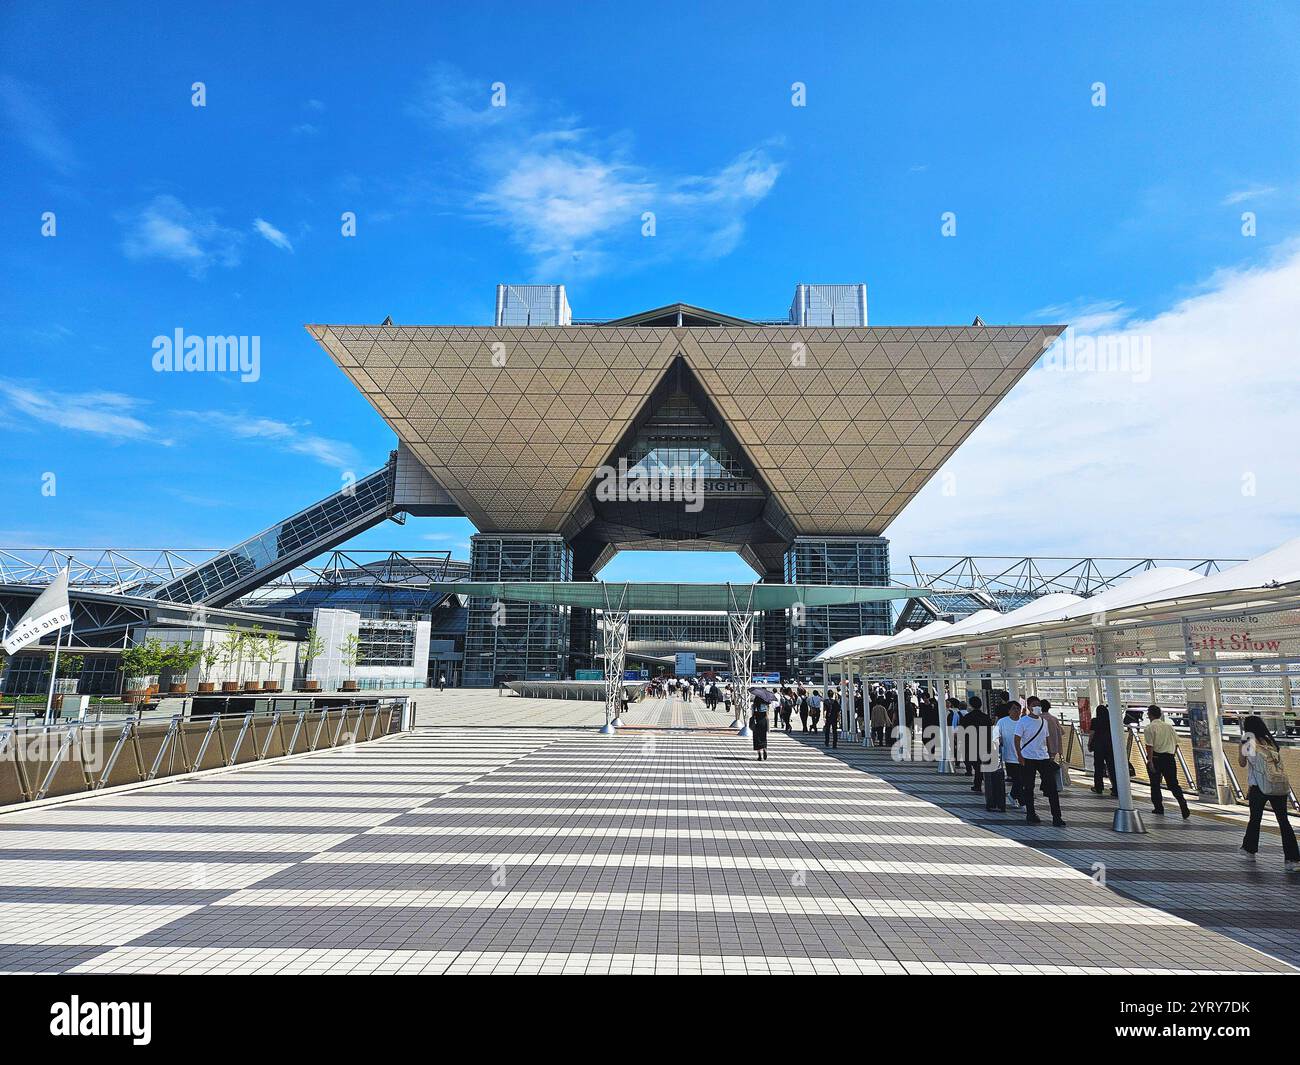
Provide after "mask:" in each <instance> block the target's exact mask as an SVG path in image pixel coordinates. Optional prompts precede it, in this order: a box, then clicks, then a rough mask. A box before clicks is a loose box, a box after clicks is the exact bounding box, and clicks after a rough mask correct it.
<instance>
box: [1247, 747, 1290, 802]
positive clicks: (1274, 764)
mask: <svg viewBox="0 0 1300 1065" xmlns="http://www.w3.org/2000/svg"><path fill="white" fill-rule="evenodd" d="M1255 755H1256V757H1257V758H1258V759H1259V762H1258V764H1257V765H1256V769H1257V770H1258V771H1259V777H1260V779H1261V780H1262V781H1263V782H1264V783H1263V786H1262V787H1261V788H1260V789H1259V790H1260V791H1262V792H1263V793H1264V794H1265V795H1285V794H1286V793H1287V792H1289V791H1290V790H1291V782H1290V781H1289V780H1287V776H1286V770H1285V769H1283V768H1282V755H1281V753H1280V752H1279V751H1277V750H1275V749H1274V748H1272V747H1269V746H1268V745H1267V744H1263V743H1259V744H1256V745H1255Z"/></svg>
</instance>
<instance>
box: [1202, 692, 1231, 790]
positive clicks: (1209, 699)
mask: <svg viewBox="0 0 1300 1065" xmlns="http://www.w3.org/2000/svg"><path fill="white" fill-rule="evenodd" d="M1201 691H1202V692H1203V693H1204V697H1205V717H1206V721H1207V723H1208V724H1209V727H1210V750H1211V752H1212V753H1213V755H1214V792H1215V797H1214V801H1215V802H1217V803H1220V804H1221V805H1225V806H1230V805H1232V803H1233V801H1234V800H1233V791H1232V784H1231V783H1230V782H1229V780H1228V770H1227V767H1225V766H1224V764H1223V701H1222V699H1221V698H1220V692H1219V678H1218V677H1216V676H1214V674H1212V673H1210V672H1208V671H1206V672H1204V673H1202V674H1201Z"/></svg>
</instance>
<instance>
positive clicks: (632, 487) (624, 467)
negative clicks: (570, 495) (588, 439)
mask: <svg viewBox="0 0 1300 1065" xmlns="http://www.w3.org/2000/svg"><path fill="white" fill-rule="evenodd" d="M596 500H597V501H598V502H601V503H683V504H685V507H684V509H685V511H686V513H687V514H698V513H699V512H700V511H701V510H703V509H704V475H703V474H702V473H701V472H700V471H699V469H691V468H689V467H687V466H656V467H654V468H653V469H643V468H642V467H640V466H634V467H632V468H631V469H629V468H628V464H627V459H625V458H621V459H619V460H618V465H617V466H600V467H598V468H597V469H596Z"/></svg>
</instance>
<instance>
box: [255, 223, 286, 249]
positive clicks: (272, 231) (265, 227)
mask: <svg viewBox="0 0 1300 1065" xmlns="http://www.w3.org/2000/svg"><path fill="white" fill-rule="evenodd" d="M253 228H254V229H255V230H256V231H257V232H258V233H260V234H261V235H262V236H263V237H265V238H266V239H267V240H268V241H270V242H271V243H272V244H274V245H275V246H276V247H277V248H280V249H282V250H283V251H290V252H291V251H293V244H292V242H291V241H290V240H289V238H288V237H286V236H285V235H284V234H283V233H282V232H280V230H278V229H276V228H275V226H273V225H271V223H270V222H268V221H266V219H264V218H254V219H253Z"/></svg>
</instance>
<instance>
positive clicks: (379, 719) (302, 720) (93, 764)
mask: <svg viewBox="0 0 1300 1065" xmlns="http://www.w3.org/2000/svg"><path fill="white" fill-rule="evenodd" d="M407 704H408V700H404V699H395V700H390V701H387V702H382V703H373V704H362V703H356V704H352V703H349V704H347V705H345V706H341V707H336V708H332V709H319V710H318V709H299V710H275V711H272V712H270V713H262V714H255V713H248V714H244V715H242V716H237V715H231V716H227V717H222V716H220V715H215V714H214V715H213V716H212V717H211V718H207V719H203V718H199V719H193V718H190V719H186V718H184V717H182V716H181V715H175V716H173V717H171V718H170V719H168V720H157V719H155V720H152V721H151V720H148V719H137V718H130V719H128V720H127V721H125V722H124V723H122V724H121V725H120V726H119V725H115V724H104V723H100V724H88V723H85V722H76V723H73V724H69V725H52V726H47V727H42V728H21V727H17V728H16V727H13V726H7V727H3V728H0V806H3V805H9V804H13V803H22V802H35V801H38V800H40V799H45V798H51V797H53V796H57V795H71V794H77V793H83V792H84V793H91V792H96V791H99V790H101V789H103V788H106V787H114V786H117V785H121V784H138V783H143V782H146V781H151V780H157V779H160V778H164V777H169V776H175V775H178V774H182V773H194V772H198V771H201V770H206V769H220V768H224V767H231V766H236V765H243V764H246V763H250V762H260V761H264V760H266V759H270V758H281V757H284V756H286V755H291V754H307V753H309V752H312V751H318V750H327V749H330V748H334V747H343V746H350V745H353V744H357V743H366V742H369V741H371V740H375V739H378V738H380V737H381V736H385V735H388V734H389V733H391V732H395V731H398V730H400V729H401V728H402V727H404V726H405V725H407V723H408V721H409V715H408V713H407V711H408V710H409V707H408V705H407Z"/></svg>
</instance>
